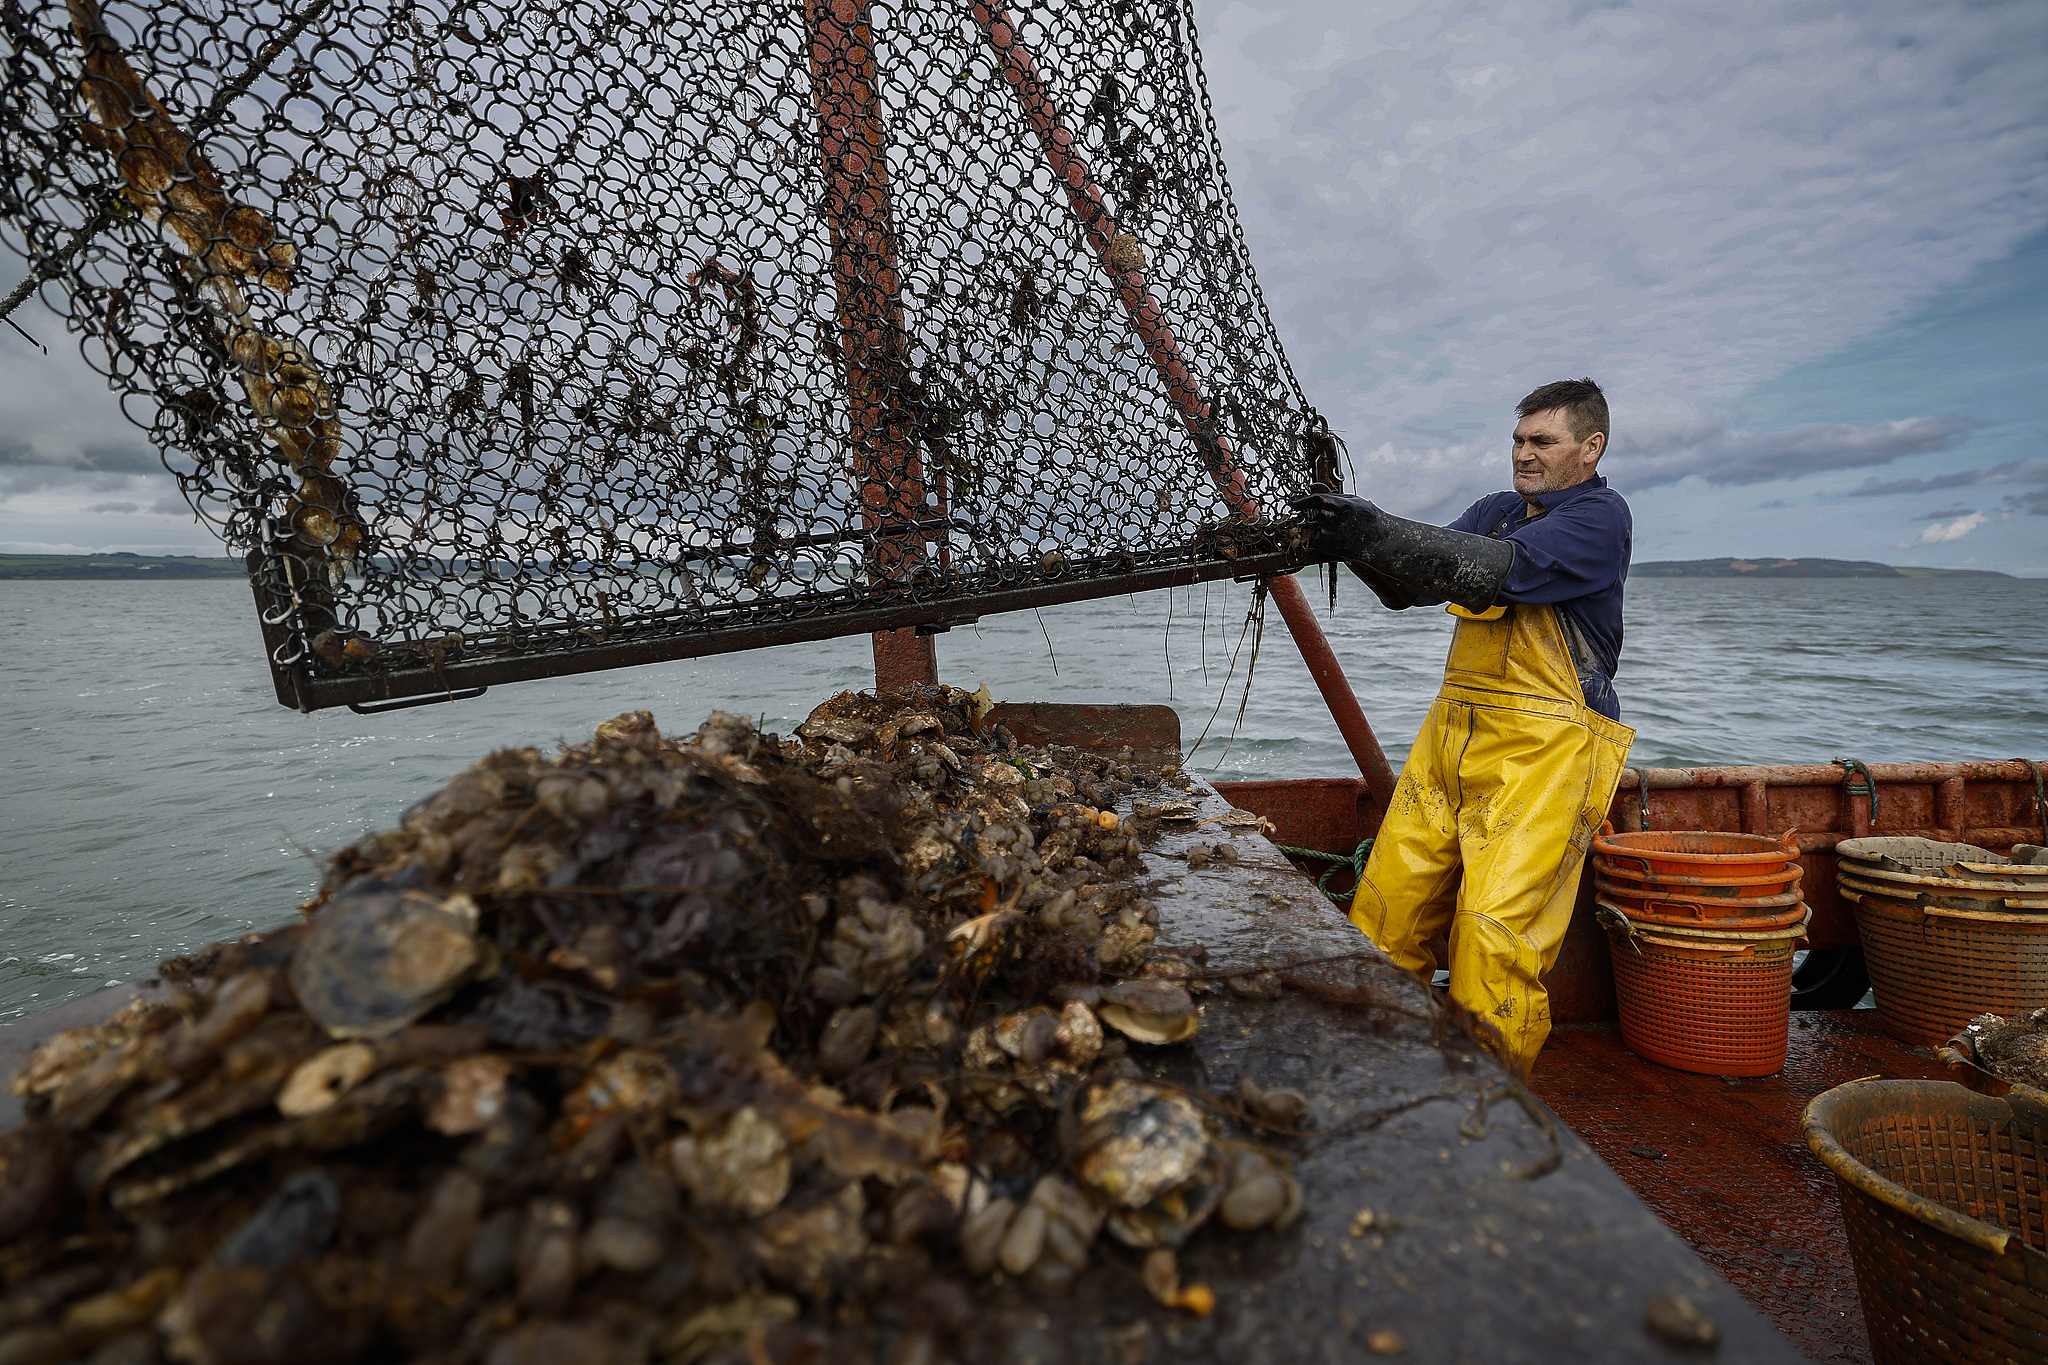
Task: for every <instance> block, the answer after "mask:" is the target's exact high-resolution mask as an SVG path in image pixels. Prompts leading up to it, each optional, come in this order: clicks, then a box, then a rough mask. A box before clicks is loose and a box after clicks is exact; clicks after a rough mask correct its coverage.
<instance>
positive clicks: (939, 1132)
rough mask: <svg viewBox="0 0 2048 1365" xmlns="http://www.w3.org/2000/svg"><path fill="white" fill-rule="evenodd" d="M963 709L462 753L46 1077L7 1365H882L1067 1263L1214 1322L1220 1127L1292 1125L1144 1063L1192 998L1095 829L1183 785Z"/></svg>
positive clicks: (908, 694)
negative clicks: (1191, 1256) (769, 1364)
mask: <svg viewBox="0 0 2048 1365" xmlns="http://www.w3.org/2000/svg"><path fill="white" fill-rule="evenodd" d="M989 709H990V708H989V703H988V699H987V697H986V694H985V693H983V694H981V695H978V696H974V695H969V694H967V693H965V692H962V691H960V690H958V689H954V688H935V689H925V688H918V689H911V690H908V691H905V692H901V693H890V694H887V695H882V696H876V695H872V694H854V693H842V694H840V695H839V696H837V697H834V698H832V699H831V700H830V701H828V702H827V703H825V704H824V705H823V706H821V707H819V708H818V710H817V711H816V712H814V713H813V714H812V715H811V717H810V718H809V719H808V720H807V721H806V722H805V723H804V724H803V725H801V726H800V727H798V731H797V734H796V735H795V736H793V737H788V738H782V737H778V736H776V735H773V734H763V733H760V732H759V731H757V730H756V729H755V728H754V726H753V725H752V724H750V723H749V722H747V721H745V720H743V719H740V718H737V717H733V716H729V715H725V714H722V713H720V714H714V715H713V716H712V717H711V719H710V720H709V721H708V722H706V723H705V724H704V725H703V726H702V727H701V728H700V729H699V730H698V731H697V732H696V733H694V734H691V735H688V736H685V737H681V738H666V737H664V736H663V735H661V734H660V733H659V732H658V731H657V729H656V728H655V725H654V722H653V719H652V718H651V717H650V716H649V715H648V714H647V713H645V712H634V713H630V714H627V715H623V716H620V717H618V718H617V719H615V720H611V721H608V722H606V723H605V724H603V725H601V726H599V727H598V728H597V731H596V733H595V734H594V735H593V737H592V738H591V739H590V741H589V742H588V743H584V744H578V745H575V746H572V747H567V748H565V749H563V750H562V751H561V752H559V753H556V754H552V755H546V754H542V753H540V752H539V751H536V750H532V749H509V750H504V751H501V752H498V753H495V754H492V755H490V756H489V757H487V758H485V759H483V760H482V761H480V762H478V763H477V764H475V765H474V766H473V767H471V768H470V769H469V770H468V771H466V772H464V773H462V774H460V775H459V776H458V777H456V778H455V780H454V781H452V782H451V783H449V784H448V786H447V787H445V788H444V789H442V790H441V791H440V792H438V793H436V794H435V795H433V796H432V797H429V798H428V799H426V800H425V801H422V802H421V803H420V804H418V805H417V806H414V807H413V808H412V809H410V810H408V811H407V812H405V814H404V815H403V817H402V818H401V819H400V821H399V824H398V827H397V828H396V829H392V830H389V831H387V832H384V833H380V834H376V835H374V836H371V837H367V838H365V839H363V840H361V841H359V842H358V843H356V844H354V845H352V846H350V847H348V848H346V849H344V850H342V851H341V852H340V853H339V854H338V855H336V856H335V857H334V858H333V859H332V861H331V863H330V864H329V866H328V869H327V873H326V876H325V879H324V882H323V884H322V887H321V889H320V891H319V893H318V894H317V895H316V896H315V897H314V898H313V899H312V900H310V901H309V902H307V904H306V905H305V906H303V907H301V908H302V911H303V922H300V923H295V924H292V925H290V926H289V927H286V928H283V929H279V930H277V931H275V932H271V933H265V934H253V935H250V936H248V937H247V938H244V939H242V940H240V941H238V942H234V943H227V944H216V945H213V946H212V947H210V948H207V949H205V950H203V951H201V952H199V953H197V954H194V955H193V956H191V957H189V958H181V959H175V960H173V961H170V962H167V963H165V964H163V967H162V977H161V983H162V984H161V988H160V989H157V990H155V991H150V992H145V993H143V994H142V995H140V996H138V997H137V998H136V999H135V1000H134V1001H132V1002H131V1003H129V1004H128V1005H127V1006H125V1007H124V1008H123V1009H121V1010H120V1011H119V1012H118V1013H117V1014H115V1015H114V1016H113V1017H112V1018H111V1019H110V1020H109V1021H108V1022H107V1023H105V1024H103V1025H100V1026H97V1027H92V1028H84V1029H77V1030H74V1031H72V1032H69V1033H63V1034H59V1035H58V1036H56V1037H54V1038H51V1039H50V1040H49V1041H48V1042H47V1043H45V1044H44V1045H43V1046H42V1047H41V1048H40V1049H39V1050H38V1051H37V1052H36V1053H35V1054H34V1055H33V1056H32V1058H31V1059H30V1060H29V1062H28V1063H27V1064H26V1065H25V1066H24V1067H23V1068H22V1069H21V1071H20V1072H19V1073H17V1074H16V1075H15V1076H14V1077H13V1078H12V1082H11V1083H12V1087H13V1089H14V1090H15V1091H16V1092H17V1093H18V1094H20V1095H21V1096H22V1097H23V1102H24V1105H25V1107H26V1111H27V1114H28V1116H29V1117H28V1119H27V1120H26V1122H25V1123H23V1124H22V1125H21V1126H19V1127H17V1128H16V1129H15V1130H13V1131H12V1132H10V1133H8V1134H6V1135H5V1136H0V1365H44V1363H46V1362H47V1363H48V1365H55V1362H59V1361H70V1360H87V1361H91V1362H94V1363H95V1365H127V1363H128V1362H136V1363H138V1365H139V1363H140V1362H149V1361H158V1360H171V1361H179V1362H191V1363H192V1365H265V1363H267V1362H277V1363H279V1365H286V1363H288V1365H326V1363H327V1362H342V1361H355V1360H378V1361H384V1360H414V1361H419V1362H447V1363H448V1365H454V1363H455V1362H470V1361H474V1362H479V1363H480V1365H528V1363H531V1365H538V1363H539V1362H543V1361H545V1362H550V1363H559V1365H627V1363H628V1362H643V1361H645V1362H662V1365H691V1362H697V1361H713V1360H715V1361H735V1362H737V1361H751V1362H759V1361H773V1362H797V1361H810V1360H822V1359H846V1358H853V1356H854V1355H855V1354H858V1355H859V1356H860V1358H863V1359H888V1360H891V1361H899V1362H906V1363H910V1362H916V1363H918V1365H923V1363H924V1362H941V1361H947V1360H972V1359H979V1358H982V1357H983V1356H985V1355H987V1354H989V1353H990V1344H989V1342H988V1341H987V1340H986V1339H985V1338H986V1334H987V1333H988V1332H989V1331H990V1330H992V1329H991V1327H990V1323H991V1321H993V1319H992V1318H991V1317H990V1315H989V1314H987V1313H986V1312H985V1311H984V1310H983V1307H982V1304H983V1301H984V1300H985V1299H986V1298H987V1296H988V1295H989V1294H991V1293H996V1294H1002V1295H1017V1294H1022V1295H1025V1296H1034V1295H1035V1296H1044V1295H1054V1294H1058V1293H1059V1292H1060V1291H1062V1290H1064V1289H1066V1288H1067V1287H1069V1286H1071V1285H1072V1284H1073V1283H1074V1281H1075V1279H1076V1277H1077V1276H1081V1275H1084V1274H1087V1273H1089V1272H1090V1269H1091V1265H1093V1266H1096V1267H1100V1268H1101V1270H1102V1271H1103V1272H1104V1273H1108V1274H1112V1275H1117V1276H1119V1277H1120V1278H1119V1283H1121V1284H1127V1285H1128V1286H1129V1288H1130V1291H1131V1292H1132V1293H1134V1294H1137V1295H1141V1296H1142V1295H1145V1294H1147V1293H1149V1294H1150V1295H1151V1296H1152V1298H1154V1299H1157V1300H1158V1301H1159V1302H1161V1303H1164V1304H1168V1305H1173V1306H1175V1311H1179V1310H1189V1311H1194V1312H1206V1311H1208V1309H1209V1307H1210V1306H1211V1303H1212V1302H1213V1296H1211V1295H1210V1294H1209V1292H1208V1290H1207V1289H1206V1288H1205V1287H1203V1286H1201V1285H1183V1284H1182V1283H1181V1280H1180V1276H1179V1274H1178V1272H1177V1268H1176V1264H1175V1251H1176V1249H1177V1248H1179V1247H1181V1246H1182V1245H1183V1244H1184V1243H1185V1242H1186V1240H1187V1239H1188V1238H1189V1237H1190V1236H1191V1235H1193V1234H1194V1233H1195V1232H1196V1230H1197V1229H1199V1228H1201V1227H1203V1226H1204V1225H1211V1224H1220V1225H1224V1226H1228V1227H1231V1228H1236V1229H1254V1228H1261V1227H1269V1228H1278V1227H1285V1226H1286V1225H1287V1224H1288V1223H1289V1222H1291V1221H1292V1220H1293V1218H1294V1217H1295V1216H1296V1215H1297V1214H1298V1213H1299V1212H1300V1210H1301V1207H1302V1191H1301V1189H1300V1187H1299V1186H1298V1185H1297V1184H1296V1182H1295V1180H1294V1178H1293V1177H1292V1175H1291V1174H1290V1173H1289V1170H1288V1162H1287V1160H1286V1159H1285V1158H1284V1157H1283V1156H1281V1155H1279V1154H1278V1153H1276V1152H1275V1151H1274V1150H1273V1149H1272V1148H1270V1147H1268V1146H1265V1145H1261V1144H1260V1143H1258V1142H1254V1141H1250V1140H1248V1136H1249V1133H1248V1130H1245V1129H1243V1128H1242V1126H1241V1125H1240V1126H1239V1128H1238V1130H1237V1131H1235V1132H1233V1131H1232V1129H1231V1127H1230V1126H1229V1125H1230V1124H1231V1123H1232V1122H1234V1121H1238V1120H1246V1119H1249V1120H1252V1121H1254V1122H1255V1123H1256V1124H1257V1125H1258V1126H1259V1128H1260V1129H1261V1130H1262V1131H1264V1132H1267V1133H1271V1132H1274V1131H1280V1132H1285V1131H1287V1130H1290V1129H1296V1128H1299V1127H1300V1126H1301V1125H1302V1124H1303V1123H1304V1122H1306V1120H1307V1117H1308V1113H1307V1109H1308V1107H1307V1104H1306V1102H1305V1101H1304V1100H1303V1099H1302V1097H1301V1096H1299V1095H1298V1094H1295V1093H1294V1092H1291V1091H1286V1090H1278V1089H1271V1090H1269V1089H1265V1088H1263V1087H1261V1086H1259V1085H1258V1084H1256V1083H1255V1082H1253V1081H1251V1080H1249V1079H1247V1080H1246V1081H1245V1082H1244V1083H1243V1085H1242V1086H1241V1087H1240V1088H1239V1089H1238V1090H1236V1091H1233V1092H1232V1093H1231V1094H1230V1095H1229V1096H1227V1097H1224V1096H1213V1095H1206V1094H1200V1093H1195V1092H1191V1091H1188V1090H1185V1089H1183V1088H1180V1087H1176V1086H1173V1085H1170V1084H1167V1083H1164V1082H1161V1081H1157V1080H1153V1079H1148V1074H1149V1070H1150V1069H1149V1068H1147V1067H1143V1066H1141V1065H1139V1062H1140V1061H1141V1060H1145V1059H1148V1058H1152V1057H1157V1056H1159V1055H1160V1054H1157V1053H1155V1052H1152V1051H1150V1050H1151V1049H1159V1048H1166V1047H1172V1046H1173V1045H1175V1044H1178V1043H1182V1042H1185V1041H1186V1040H1187V1039H1188V1038H1190V1037H1192V1036H1193V1035H1194V1034H1195V1033H1196V1032H1197V1030H1198V1028H1199V1026H1200V1013H1199V1010H1198V1007H1197V1004H1196V997H1197V996H1198V995H1199V994H1200V993H1202V992H1204V991H1207V990H1210V989H1213V988H1214V985H1215V984H1216V983H1215V982H1213V981H1212V980H1210V979H1208V977H1209V975H1210V974H1208V973H1205V972H1204V970H1203V964H1202V962H1201V961H1200V954H1199V951H1198V950H1196V951H1194V952H1193V954H1192V955H1190V954H1186V953H1183V954H1175V953H1171V952H1169V951H1167V950H1166V949H1164V948H1161V947H1159V946H1158V945H1156V944H1155V942H1154V939H1155V931H1156V921H1157V913H1156V910H1155V909H1154V907H1153V906H1152V905H1151V904H1150V903H1149V902H1148V901H1147V900H1146V898H1145V896H1144V894H1143V891H1142V886H1141V884H1140V881H1139V878H1138V874H1139V873H1140V872H1141V869H1142V863H1141V860H1140V857H1139V855H1140V852H1141V850H1142V849H1143V848H1144V847H1145V845H1146V844H1147V843H1148V842H1149V841H1150V840H1151V839H1153V838H1154V837H1156V835H1157V833H1158V830H1159V827H1160V825H1159V820H1158V818H1156V817H1133V816H1130V815H1128V814H1127V815H1124V816H1119V815H1118V813H1117V807H1118V806H1119V805H1121V806H1123V807H1124V808H1125V809H1126V811H1129V810H1132V809H1136V808H1139V807H1140V806H1142V802H1140V803H1136V804H1134V800H1133V798H1134V797H1136V796H1137V795H1138V794H1139V793H1145V792H1162V793H1163V794H1164V795H1166V796H1169V797H1178V796H1180V795H1181V794H1182V789H1183V788H1184V787H1185V782H1184V781H1181V780H1178V778H1179V775H1178V773H1177V770H1175V769H1174V768H1171V767H1169V768H1166V769H1163V770H1162V769H1159V768H1156V767H1154V768H1151V769H1149V770H1147V769H1144V768H1141V767H1138V766H1134V763H1133V762H1132V761H1131V756H1130V755H1129V754H1125V755H1121V756H1117V755H1102V754H1092V753H1091V754H1084V753H1080V752H1077V751H1075V750H1072V749H1062V748H1054V749H1041V748H1033V747H1028V746H1025V745H1021V744H1019V743H1018V742H1017V741H1016V740H1015V738H1014V737H1013V736H1012V735H1011V734H1010V733H1009V732H1008V731H1007V730H1006V729H1004V728H1002V727H1001V726H998V725H995V724H992V723H991V722H990V719H989V714H988V713H989ZM1228 984H1229V985H1232V986H1238V987H1241V988H1242V989H1243V990H1244V992H1245V993H1247V994H1262V993H1267V992H1269V991H1271V990H1277V989H1278V986H1277V983H1275V982H1272V981H1271V979H1270V977H1269V976H1268V977H1266V978H1264V979H1256V978H1253V979H1247V980H1245V981H1243V982H1239V981H1237V980H1234V979H1233V980H1231V981H1230V982H1228Z"/></svg>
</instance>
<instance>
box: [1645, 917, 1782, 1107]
mask: <svg viewBox="0 0 2048 1365" xmlns="http://www.w3.org/2000/svg"><path fill="white" fill-rule="evenodd" d="M1773 932H1775V933H1779V934H1782V933H1783V932H1784V931H1783V930H1777V931H1773ZM1795 941H1796V940H1795V939H1794V938H1790V937H1772V938H1766V939H1757V938H1753V937H1750V936H1749V935H1748V934H1746V933H1731V934H1722V935H1711V936H1710V935H1707V934H1705V933H1704V932H1702V931H1694V933H1692V934H1689V935H1687V936H1686V937H1684V938H1677V937H1672V936H1669V935H1666V934H1659V933H1658V932H1657V926H1655V925H1646V924H1637V925H1635V926H1634V932H1632V933H1628V934H1614V935H1612V936H1610V940H1609V943H1610V951H1611V953H1612V955H1613V959H1614V995H1615V1000H1616V1003H1617V1004H1619V1006H1620V1012H1621V1040H1622V1042H1623V1043H1625V1044H1626V1045H1627V1046H1628V1049H1629V1051H1631V1052H1633V1053H1635V1054H1636V1055H1637V1056H1638V1057H1643V1058H1646V1059H1647V1060H1649V1061H1653V1062H1657V1063H1660V1064H1661V1065H1664V1066H1669V1067H1675V1068H1677V1069H1678V1070H1680V1071H1694V1072H1698V1073H1700V1074H1702V1075H1707V1076H1769V1075H1772V1074H1774V1073H1776V1072H1779V1071H1782V1070H1784V1069H1785V1044H1786V1039H1787V1035H1788V1033H1789V1031H1790V1026H1791V1007H1792V945H1793V943H1794V942H1795Z"/></svg>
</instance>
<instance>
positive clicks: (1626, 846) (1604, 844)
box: [1593, 829, 1799, 877]
mask: <svg viewBox="0 0 2048 1365" xmlns="http://www.w3.org/2000/svg"><path fill="white" fill-rule="evenodd" d="M1593 852H1594V853H1595V854H1597V855H1599V856H1600V857H1602V858H1605V859H1606V860H1607V861H1608V862H1609V863H1611V864H1612V865H1613V866H1614V867H1615V868H1616V870H1618V871H1632V872H1634V873H1636V874H1637V875H1639V876H1644V877H1714V876H1731V875H1732V876H1738V877H1740V876H1748V875H1749V874H1751V873H1753V872H1757V871H1760V870H1768V869H1769V868H1770V867H1771V866H1772V865H1774V864H1782V863H1787V862H1794V861H1797V859H1798V857H1799V841H1798V840H1797V839H1796V838H1795V837H1794V834H1793V831H1791V830H1787V831H1785V833H1784V835H1783V836H1782V837H1781V838H1777V839H1770V838H1766V837H1765V836H1763V835H1761V834H1723V833H1719V832H1716V831H1712V830H1686V829H1652V830H1644V831H1643V832H1641V833H1639V834H1613V833H1609V832H1606V831H1603V832H1602V833H1600V834H1598V835H1596V836H1595V837H1594V839H1593Z"/></svg>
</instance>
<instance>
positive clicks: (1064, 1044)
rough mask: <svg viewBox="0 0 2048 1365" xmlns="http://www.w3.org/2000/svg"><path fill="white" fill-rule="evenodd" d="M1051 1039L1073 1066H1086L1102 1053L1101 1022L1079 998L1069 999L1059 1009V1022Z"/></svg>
mask: <svg viewBox="0 0 2048 1365" xmlns="http://www.w3.org/2000/svg"><path fill="white" fill-rule="evenodd" d="M1053 1041H1054V1042H1055V1043H1057V1044H1058V1045H1059V1049H1060V1052H1061V1054H1062V1055H1063V1056H1065V1057H1066V1059H1067V1060H1068V1061H1070V1062H1072V1063H1073V1064H1074V1065H1075V1066H1086V1065H1088V1063H1090V1062H1092V1061H1094V1060H1095V1059H1096V1058H1097V1057H1098V1056H1100V1055H1101V1053H1102V1024H1101V1021H1099V1020H1098V1019H1096V1017H1095V1011H1093V1010H1091V1009H1089V1008H1088V1006H1087V1005H1085V1004H1083V1003H1082V1002H1081V1001H1079V1000H1069V1001H1067V1003H1066V1004H1065V1005H1064V1006H1063V1007H1061V1009H1060V1022H1059V1025H1058V1027H1057V1028H1055V1029H1054V1031H1053Z"/></svg>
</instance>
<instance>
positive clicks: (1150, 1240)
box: [1108, 1147, 1230, 1247]
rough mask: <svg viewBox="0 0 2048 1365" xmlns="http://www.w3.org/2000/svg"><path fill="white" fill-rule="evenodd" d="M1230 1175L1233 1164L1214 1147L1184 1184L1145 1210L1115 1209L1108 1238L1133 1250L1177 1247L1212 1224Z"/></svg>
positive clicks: (1153, 1202)
mask: <svg viewBox="0 0 2048 1365" xmlns="http://www.w3.org/2000/svg"><path fill="white" fill-rule="evenodd" d="M1229 1176H1230V1163H1229V1162H1228V1161H1227V1160H1226V1159H1225V1158H1224V1155H1223V1153H1222V1152H1220V1151H1218V1150H1217V1149H1216V1148H1214V1147H1211V1148H1210V1149H1209V1150H1208V1151H1207V1152H1205V1153H1204V1154H1203V1158H1202V1162H1201V1165H1200V1166H1199V1167H1197V1168H1196V1170H1195V1173H1194V1175H1193V1176H1191V1177H1190V1178H1189V1179H1188V1180H1187V1181H1186V1182H1185V1183H1184V1184H1181V1185H1178V1186H1176V1187H1175V1188H1173V1189H1170V1190H1168V1191H1167V1192H1166V1193H1164V1194H1162V1195H1160V1196H1159V1197H1158V1198H1157V1199H1154V1200H1153V1201H1152V1202H1151V1203H1149V1204H1147V1205H1145V1206H1144V1207H1143V1208H1136V1209H1131V1208H1114V1209H1111V1210H1110V1212H1109V1218H1108V1227H1109V1235H1110V1236H1112V1237H1114V1238H1116V1239H1117V1240H1118V1241H1119V1242H1122V1243H1123V1244H1124V1245H1125V1246H1132V1247H1161V1246H1164V1247H1177V1246H1180V1245H1182V1244H1183V1243H1185V1242H1186V1241H1187V1239H1188V1238H1189V1237H1190V1236H1192V1235H1193V1233H1194V1231H1195V1229H1196V1228H1199V1227H1200V1226H1202V1224H1204V1223H1206V1222H1208V1221H1209V1216H1210V1215H1211V1214H1213V1213H1215V1212H1216V1209H1217V1206H1218V1205H1220V1204H1221V1203H1222V1202H1223V1196H1224V1193H1225V1191H1226V1188H1227V1185H1228V1181H1229Z"/></svg>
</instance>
